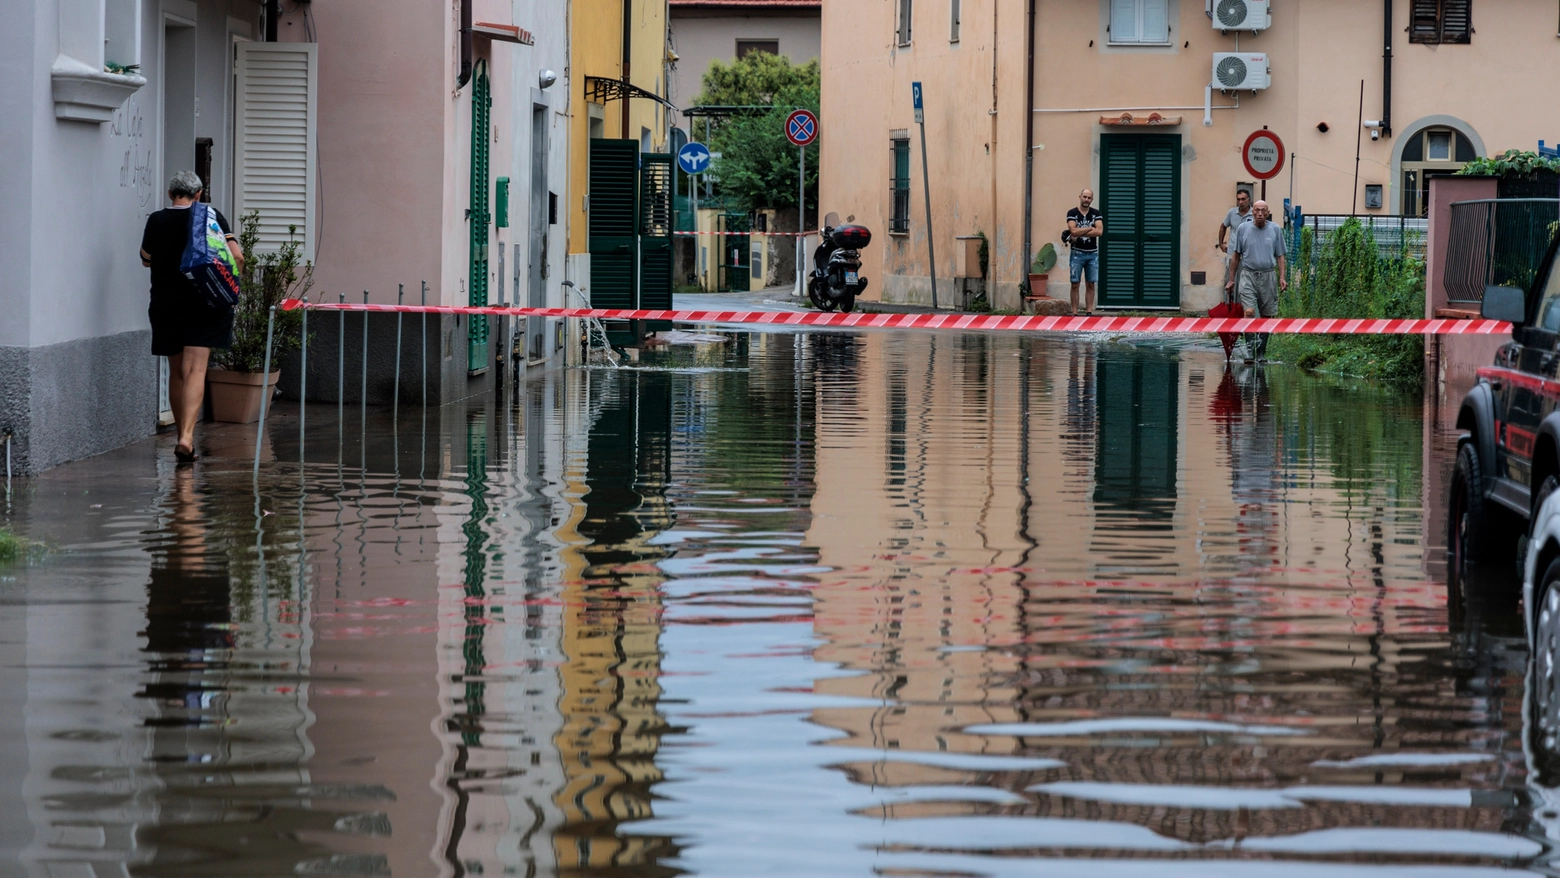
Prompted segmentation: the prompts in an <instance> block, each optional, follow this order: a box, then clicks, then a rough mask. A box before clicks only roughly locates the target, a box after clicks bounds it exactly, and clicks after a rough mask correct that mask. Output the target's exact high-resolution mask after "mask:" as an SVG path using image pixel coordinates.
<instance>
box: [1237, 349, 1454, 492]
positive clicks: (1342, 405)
mask: <svg viewBox="0 0 1560 878" xmlns="http://www.w3.org/2000/svg"><path fill="white" fill-rule="evenodd" d="M1277 340H1278V337H1276V336H1275V337H1274V341H1275V342H1276V341H1277ZM1362 384H1363V382H1355V381H1350V380H1348V379H1345V378H1339V377H1336V376H1331V375H1308V374H1305V373H1303V372H1295V371H1291V370H1280V371H1273V370H1269V371H1268V390H1269V400H1270V409H1271V411H1272V412H1273V416H1274V419H1275V420H1276V421H1277V422H1278V425H1279V429H1280V432H1281V434H1282V435H1283V436H1284V437H1285V438H1284V447H1285V450H1286V453H1292V454H1294V455H1295V456H1296V457H1297V459H1298V460H1300V461H1312V462H1314V463H1313V465H1315V466H1316V467H1317V469H1321V467H1322V465H1325V467H1326V471H1327V472H1328V473H1330V475H1331V476H1332V477H1333V479H1334V480H1335V482H1334V487H1335V488H1337V489H1338V490H1340V491H1342V492H1343V493H1344V495H1345V496H1348V497H1351V498H1372V499H1374V500H1376V501H1378V502H1382V501H1384V502H1385V503H1386V505H1396V502H1394V501H1397V502H1410V503H1413V504H1415V505H1417V503H1418V501H1419V491H1420V486H1421V485H1422V484H1423V479H1422V473H1423V468H1424V466H1423V464H1424V459H1423V453H1422V450H1423V448H1424V419H1423V418H1421V417H1420V416H1419V412H1418V404H1419V400H1418V397H1417V395H1416V394H1415V392H1414V391H1412V390H1411V389H1408V388H1404V387H1401V386H1399V387H1382V386H1368V385H1366V386H1361V385H1362Z"/></svg>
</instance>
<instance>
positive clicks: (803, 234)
mask: <svg viewBox="0 0 1560 878" xmlns="http://www.w3.org/2000/svg"><path fill="white" fill-rule="evenodd" d="M672 234H674V235H768V236H770V237H771V238H774V237H791V238H795V237H797V236H798V235H800V236H801V237H803V238H805V237H808V236H809V235H816V234H818V230H817V229H814V230H812V231H810V232H752V231H749V232H673V233H672Z"/></svg>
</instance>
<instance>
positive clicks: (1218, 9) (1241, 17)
mask: <svg viewBox="0 0 1560 878" xmlns="http://www.w3.org/2000/svg"><path fill="white" fill-rule="evenodd" d="M1205 11H1206V12H1207V13H1208V17H1209V18H1211V19H1213V29H1214V30H1216V31H1218V32H1219V33H1229V32H1230V31H1232V30H1249V31H1251V32H1252V33H1256V32H1257V31H1263V30H1267V29H1268V28H1270V27H1272V26H1273V12H1272V8H1271V0H1208V2H1207V6H1206V8H1205Z"/></svg>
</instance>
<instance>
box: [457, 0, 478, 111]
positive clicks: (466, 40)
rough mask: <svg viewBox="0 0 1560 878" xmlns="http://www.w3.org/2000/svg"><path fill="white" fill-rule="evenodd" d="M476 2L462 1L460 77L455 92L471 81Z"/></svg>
mask: <svg viewBox="0 0 1560 878" xmlns="http://www.w3.org/2000/svg"><path fill="white" fill-rule="evenodd" d="M475 3H476V0H460V76H458V77H456V78H455V90H456V91H460V90H461V89H463V88H465V87H466V83H468V82H470V81H471V66H472V55H473V52H472V49H471V7H472V5H473V4H475Z"/></svg>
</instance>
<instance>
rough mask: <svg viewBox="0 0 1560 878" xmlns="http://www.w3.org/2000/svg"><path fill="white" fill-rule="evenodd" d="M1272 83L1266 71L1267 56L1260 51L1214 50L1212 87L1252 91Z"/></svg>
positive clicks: (1225, 89) (1223, 89)
mask: <svg viewBox="0 0 1560 878" xmlns="http://www.w3.org/2000/svg"><path fill="white" fill-rule="evenodd" d="M1272 84H1273V77H1272V76H1271V75H1270V74H1269V72H1268V56H1267V55H1266V54H1265V53H1262V52H1215V53H1214V55H1213V87H1214V88H1216V89H1219V90H1220V91H1238V90H1240V89H1244V88H1249V89H1251V90H1252V91H1256V90H1258V89H1263V88H1267V87H1268V86H1270V85H1272Z"/></svg>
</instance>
